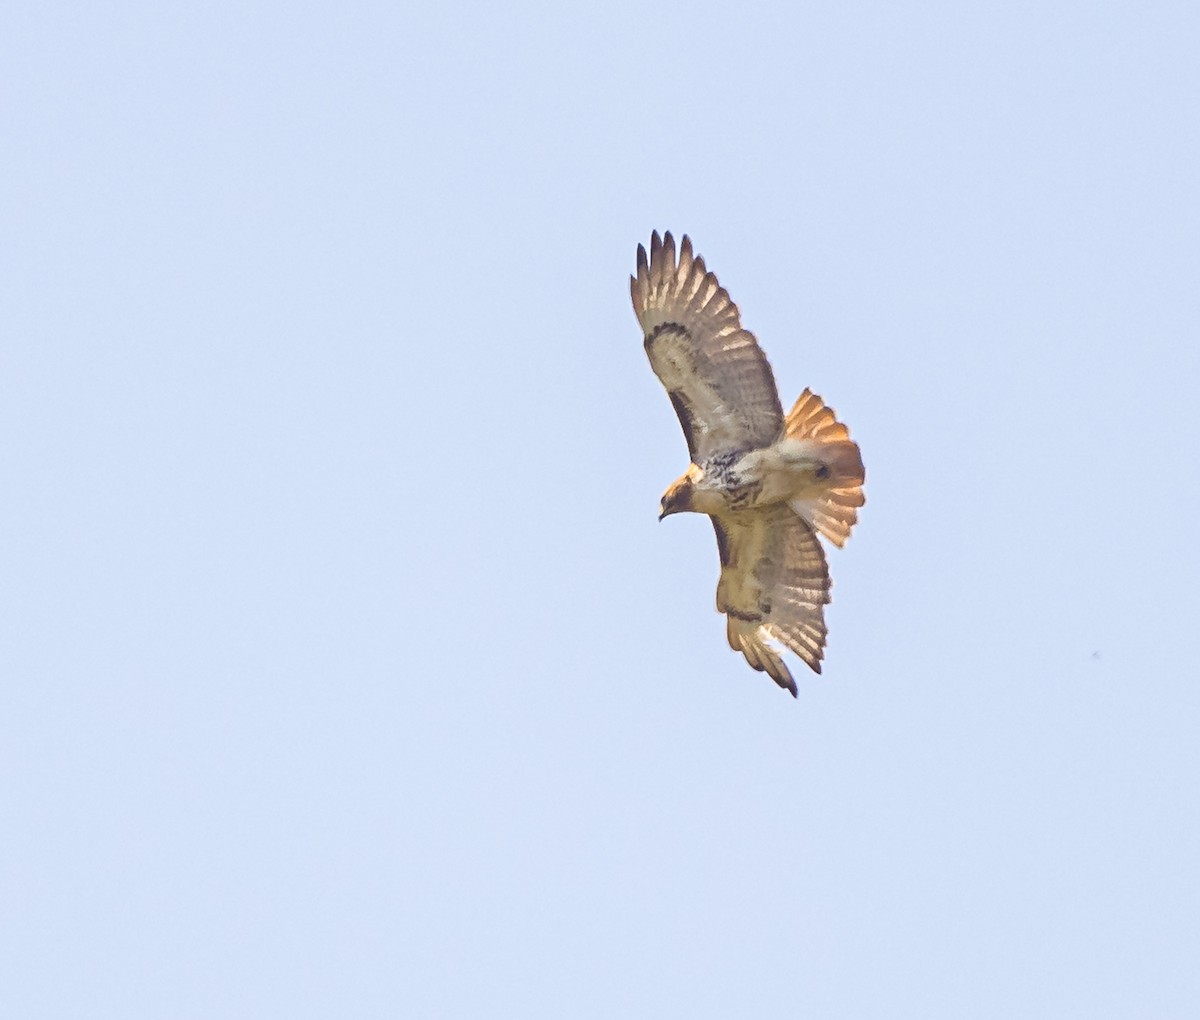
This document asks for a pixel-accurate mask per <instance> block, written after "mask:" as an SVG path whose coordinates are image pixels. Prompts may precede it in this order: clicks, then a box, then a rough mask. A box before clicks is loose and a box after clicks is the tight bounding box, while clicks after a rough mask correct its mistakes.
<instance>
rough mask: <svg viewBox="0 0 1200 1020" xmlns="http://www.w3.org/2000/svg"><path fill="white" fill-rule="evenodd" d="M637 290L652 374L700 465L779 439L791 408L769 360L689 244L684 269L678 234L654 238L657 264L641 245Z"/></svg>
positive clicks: (632, 285) (636, 302)
mask: <svg viewBox="0 0 1200 1020" xmlns="http://www.w3.org/2000/svg"><path fill="white" fill-rule="evenodd" d="M629 284H630V292H631V294H632V296H633V310H634V312H636V313H637V317H638V322H639V323H641V326H642V332H643V333H645V335H646V354H647V355H648V356H649V358H650V366H651V367H652V368H653V369H654V373H655V375H657V376H658V378H659V379H660V380H661V381H662V384H663V386H665V387H666V389H667V395H668V396H669V397H670V398H671V403H672V405H673V406H674V407H675V413H676V414H678V415H679V424H680V425H682V426H683V434H684V436H685V437H686V438H687V444H688V453H690V454H691V457H692V460H693V461H703V460H706V459H708V458H709V457H710V456H712V454H714V453H717V452H720V451H725V450H753V449H757V448H759V447H763V446H769V445H770V444H771V443H773V442H774V441H775V440H776V439H778V438H779V436H780V434H781V433H782V431H783V408H782V407H781V406H780V404H779V391H778V389H776V386H775V376H774V375H773V374H772V373H771V366H770V365H769V364H768V363H767V357H766V355H765V354H763V352H762V349H761V348H760V347H759V346H758V341H757V340H755V339H754V334H753V333H751V332H749V331H748V330H745V329H742V324H741V320H740V318H739V317H738V309H737V305H735V304H734V303H733V302H732V301H731V300H730V298H729V292H728V291H726V290H725V288H724V287H722V286H721V285H720V284H719V283H717V278H716V276H715V275H714V274H713V273H710V272H708V271H707V270H706V269H705V268H704V260H703V259H702V258H700V257H699V256H694V255H693V254H692V242H691V241H690V240H689V239H688V238H687V236H686V235H685V236H684V238H683V241H682V243H681V244H680V247H679V261H678V264H676V260H675V239H674V238H673V237H671V235H670V233H667V234H666V235H665V236H664V237H663V238H662V239H661V240H660V239H659V236H658V231H655V232H654V234H653V235H652V236H651V238H650V255H649V258H647V256H646V249H645V248H644V247H642V246H641V245H640V244H639V245H638V265H637V276H634V277H630V281H629Z"/></svg>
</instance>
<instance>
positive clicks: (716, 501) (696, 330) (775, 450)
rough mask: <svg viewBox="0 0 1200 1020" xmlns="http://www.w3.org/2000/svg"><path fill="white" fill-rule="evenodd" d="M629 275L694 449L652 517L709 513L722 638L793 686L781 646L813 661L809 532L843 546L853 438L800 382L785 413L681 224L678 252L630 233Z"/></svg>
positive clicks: (855, 460) (819, 572) (818, 625)
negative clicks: (633, 240)
mask: <svg viewBox="0 0 1200 1020" xmlns="http://www.w3.org/2000/svg"><path fill="white" fill-rule="evenodd" d="M629 282H630V291H631V294H632V296H633V310H634V312H635V313H636V314H637V318H638V322H639V323H640V324H641V327H642V332H643V333H644V334H645V347H646V354H647V355H648V356H649V358H650V366H651V368H653V369H654V374H655V375H657V376H658V378H659V380H660V381H661V382H662V384H663V386H664V387H666V390H667V396H669V397H670V398H671V404H672V406H673V407H674V408H675V413H676V414H677V415H678V416H679V424H680V425H681V426H682V427H683V434H684V437H685V438H686V439H687V446H688V454H689V455H690V457H691V464H690V465H689V466H688V469H687V470H686V471H685V472H684V473H683V474H682V475H680V476H679V478H678V479H676V480H675V481H674V482H672V483H671V485H670V486H669V487H668V488H667V491H666V492H665V493H664V494H663V497H662V505H661V512H660V514H659V520H662V519H663V518H664V517H667V516H669V515H670V514H676V513H681V512H683V511H691V512H693V513H702V514H708V516H709V518H710V519H711V520H712V523H713V528H714V530H715V531H716V533H717V550H718V552H719V554H720V557H721V577H720V580H719V582H718V583H717V612H719V613H724V614H725V616H726V634H727V636H728V639H729V645H730V647H731V648H732V649H733V650H734V651H735V652H741V653H742V654H743V655H744V656H745V657H746V661H747V662H748V663H750V665H751V666H752V667H753V668H754V669H756V670H758V671H760V672H764V671H765V672H766V673H767V674H768V675H769V676H770V677H771V679H773V680H774V681H775V682H776V683H777V684H778V685H779V686H780V687H782V688H784V689H786V690H788V691H791V693H792V696H793V697H795V696H796V681H795V680H793V679H792V674H791V673H790V672H789V670H788V668H787V666H786V665H785V664H784V662H783V659H782V658H781V657H780V651H781V650H782V649H785V648H786V649H789V650H791V651H792V652H794V653H795V654H796V655H798V656H799V657H800V658H801V659H803V660H804V662H806V663H807V664H808V665H809V666H810V667H811V668H812V670H813V671H814V672H816V673H820V672H821V659H822V658H823V656H824V652H825V635H826V630H825V606H826V604H827V603H828V602H829V589H830V582H829V568H828V566H827V564H826V562H825V552H824V549H823V548H822V546H821V543H820V541H819V540H818V539H817V534H818V533H820V534H821V535H824V536H825V538H826V539H828V540H829V541H830V542H832V543H833V544H834V545H836V546H838V547H841V546H842V545H844V544H845V542H846V539H847V538H848V537H849V536H850V529H851V528H852V527H853V526H854V524H855V523H856V522H857V520H858V508H859V507H860V506H862V505H863V503H864V502H865V500H864V498H863V490H862V486H863V481H864V479H865V477H866V476H865V472H864V470H863V463H862V456H861V454H860V453H859V449H858V444H857V443H855V442H853V441H852V440H851V439H850V432H849V430H848V429H847V428H846V426H845V425H843V424H841V423H840V422H839V421H838V420H837V418H836V417H835V416H834V413H833V411H832V410H831V409H830V408H828V407H826V406H825V404H824V402H823V401H822V400H821V398H820V397H818V396H816V395H815V394H814V393H812V392H811V391H810V390H805V391H804V392H803V393H802V394H800V399H799V400H797V401H796V403H795V406H794V407H793V408H792V409H791V411H789V412H788V414H787V415H786V416H785V415H784V413H783V408H782V406H781V405H780V403H779V391H778V390H777V389H776V387H775V377H774V375H773V374H772V372H771V366H770V365H769V364H768V363H767V358H766V355H765V354H763V352H762V348H760V347H759V346H758V341H757V340H755V338H754V334H753V333H751V332H749V331H748V330H746V329H743V328H742V324H741V319H740V317H739V314H738V309H737V305H735V304H734V303H733V301H731V300H730V297H729V293H728V291H726V290H725V288H724V287H722V286H721V285H720V284H719V283H718V282H717V278H716V276H715V275H714V274H713V273H710V272H709V271H708V270H707V269H706V268H705V265H704V260H703V259H702V258H700V257H699V256H698V255H694V254H693V253H692V242H691V241H690V240H689V239H688V238H687V236H686V235H685V236H684V238H683V241H682V242H681V244H680V245H679V253H678V258H676V250H675V240H674V238H672V237H671V235H670V233H667V234H665V235H664V236H663V237H661V238H660V237H659V236H658V232H657V231H655V232H654V234H653V235H652V236H651V238H650V254H649V256H647V254H646V249H645V248H644V247H643V246H642V245H640V244H639V245H638V251H637V275H636V276H633V277H630V281H629Z"/></svg>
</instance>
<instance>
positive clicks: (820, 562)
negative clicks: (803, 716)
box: [712, 507, 830, 697]
mask: <svg viewBox="0 0 1200 1020" xmlns="http://www.w3.org/2000/svg"><path fill="white" fill-rule="evenodd" d="M712 521H713V527H714V528H715V529H716V532H717V547H718V549H719V550H720V553H721V580H720V581H719V582H718V584H717V611H718V612H721V613H725V614H726V616H727V617H728V621H727V625H726V634H727V636H728V638H729V646H730V647H731V648H732V649H733V650H734V651H735V652H741V653H742V654H743V655H745V656H746V661H747V662H749V663H750V665H751V666H753V667H754V668H755V669H757V670H759V671H765V672H766V673H767V674H769V675H770V677H771V679H772V680H774V681H775V682H776V683H777V684H779V686H780V687H783V688H785V689H787V690H789V691H791V692H792V696H793V697H795V696H796V681H795V680H793V679H792V674H791V673H790V672H789V671H788V668H787V666H786V665H784V662H783V660H782V659H781V658H780V657H779V651H778V648H779V646H780V645H782V646H783V647H785V648H788V649H790V650H791V651H793V652H795V653H796V654H797V655H798V656H800V658H801V659H803V660H804V661H805V662H806V663H808V665H809V666H810V667H812V669H813V671H814V672H816V673H820V672H821V658H822V657H823V655H824V653H825V606H826V604H827V603H828V602H829V588H830V584H829V568H828V567H827V566H826V563H825V551H824V550H823V549H822V548H821V543H820V541H819V540H818V539H817V536H816V533H815V532H814V531H813V529H812V528H811V527H810V526H809V525H808V524H807V523H806V522H805V521H803V520H801V519H800V518H799V517H797V516H796V515H795V514H794V513H792V511H791V510H790V509H788V508H787V507H771V508H768V509H765V510H762V511H760V512H757V513H755V512H746V513H741V514H739V515H738V516H737V518H736V520H730V519H729V518H726V519H723V520H718V519H717V518H715V517H714V518H713V519H712Z"/></svg>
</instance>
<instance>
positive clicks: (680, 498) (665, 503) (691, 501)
mask: <svg viewBox="0 0 1200 1020" xmlns="http://www.w3.org/2000/svg"><path fill="white" fill-rule="evenodd" d="M699 477H700V469H699V468H698V467H696V465H695V464H693V465H692V466H691V467H689V468H688V469H687V471H685V472H684V473H683V474H682V475H680V476H679V477H678V478H676V479H675V481H673V482H672V483H671V484H670V485H669V486H668V487H667V491H666V492H664V493H663V498H662V502H661V503H660V504H659V514H658V519H659V520H660V521H661V520H662V519H663V518H664V517H670V516H671V514H678V513H683V512H684V511H685V510H695V509H696V506H695V495H696V482H697V480H698V479H699Z"/></svg>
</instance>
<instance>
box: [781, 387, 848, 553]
mask: <svg viewBox="0 0 1200 1020" xmlns="http://www.w3.org/2000/svg"><path fill="white" fill-rule="evenodd" d="M784 435H785V437H786V439H788V440H792V441H793V443H794V444H795V448H796V449H797V450H801V449H802V450H803V452H804V454H805V455H808V456H813V457H816V458H817V459H819V460H820V461H821V462H822V463H823V464H824V465H825V466H826V468H827V469H828V472H829V474H828V478H827V480H826V485H825V486H824V487H823V488H822V490H821V491H820V492H818V493H816V494H814V495H811V496H805V497H803V498H799V499H795V500H793V501H792V504H791V506H792V509H793V510H794V511H795V512H796V514H798V515H799V516H800V517H802V518H803V519H804V520H806V521H808V522H809V524H811V525H812V526H813V527H814V528H816V529H817V531H819V532H820V533H821V534H822V535H824V536H825V537H826V538H827V539H829V541H830V542H832V543H833V544H834V545H836V546H838V547H839V548H840V547H841V546H843V545H845V544H846V539H848V538H849V537H850V530H851V529H852V528H853V527H854V525H855V524H856V523H857V522H858V508H859V507H860V506H862V505H863V504H864V503H865V502H866V497H865V496H864V495H863V490H862V486H863V482H864V481H865V479H866V471H865V470H864V468H863V462H862V454H861V453H860V451H859V449H858V444H857V443H856V442H854V441H853V440H852V439H851V438H850V430H849V429H848V428H846V426H845V425H843V424H842V423H841V422H840V421H838V420H837V418H836V416H835V415H834V413H833V409H832V408H830V407H828V406H827V405H826V404H825V402H824V401H823V400H822V399H821V398H820V397H818V396H817V395H816V394H815V393H813V392H812V390H807V389H806V390H805V391H804V392H803V393H801V394H800V397H799V399H798V400H797V401H796V403H795V405H794V406H793V407H792V409H791V411H790V412H789V413H788V416H787V419H786V421H785V423H784Z"/></svg>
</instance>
